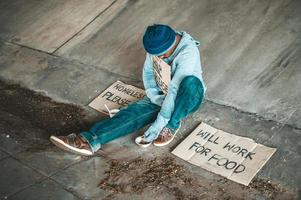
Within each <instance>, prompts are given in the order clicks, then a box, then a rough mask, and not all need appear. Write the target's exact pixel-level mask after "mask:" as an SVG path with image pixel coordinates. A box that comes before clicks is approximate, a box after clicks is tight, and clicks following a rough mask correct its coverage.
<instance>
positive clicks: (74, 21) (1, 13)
mask: <svg viewBox="0 0 301 200" xmlns="http://www.w3.org/2000/svg"><path fill="white" fill-rule="evenodd" d="M112 2H113V0H101V1H99V0H92V1H80V0H67V1H64V2H62V1H60V0H52V1H47V0H43V1H35V0H21V1H19V0H13V1H1V2H0V26H1V31H0V37H1V38H5V39H8V40H10V41H12V42H14V43H18V44H21V45H25V46H29V47H31V48H36V49H39V50H42V51H47V52H53V51H55V50H56V49H57V48H59V47H60V46H61V45H63V44H64V43H65V42H67V41H68V40H69V39H70V38H71V37H73V36H74V35H75V34H76V33H77V32H78V31H80V30H81V29H82V28H84V27H85V26H86V25H87V24H88V23H90V22H91V21H92V20H93V19H94V18H95V17H97V16H98V14H99V13H101V12H102V11H104V10H105V9H106V8H107V7H109V6H110V4H111V3H112Z"/></svg>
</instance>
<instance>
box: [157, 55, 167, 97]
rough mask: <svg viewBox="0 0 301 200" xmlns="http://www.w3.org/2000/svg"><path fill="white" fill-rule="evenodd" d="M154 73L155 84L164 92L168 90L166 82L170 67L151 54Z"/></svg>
mask: <svg viewBox="0 0 301 200" xmlns="http://www.w3.org/2000/svg"><path fill="white" fill-rule="evenodd" d="M153 67H154V75H155V80H156V83H157V85H158V86H159V87H160V88H161V90H162V91H163V92H164V94H167V92H168V84H169V82H170V79H171V67H170V65H168V64H167V63H166V62H164V61H163V60H162V59H160V58H158V57H157V56H153Z"/></svg>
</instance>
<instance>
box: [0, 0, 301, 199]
mask: <svg viewBox="0 0 301 200" xmlns="http://www.w3.org/2000/svg"><path fill="white" fill-rule="evenodd" d="M300 8H301V2H300V1H298V0H274V1H273V0H266V1H259V0H255V1H247V0H243V1H235V0H227V1H223V2H220V1H217V0H213V1H209V0H200V1H198V0H188V1H186V3H185V4H183V2H182V1H180V0H173V1H172V0H165V1H159V0H154V1H147V0H128V1H121V0H117V1H109V0H104V1H97V2H96V1H89V2H82V1H66V2H65V3H61V1H56V0H53V1H47V2H46V1H39V2H37V1H33V0H22V1H2V2H0V26H1V30H0V78H1V79H3V80H6V81H11V82H13V83H20V84H21V85H22V86H25V87H27V88H30V89H32V90H35V91H42V92H44V94H46V95H47V96H50V97H52V98H53V99H54V100H58V101H63V102H68V103H74V104H78V105H81V106H84V107H85V108H86V110H87V112H89V114H92V113H93V114H94V115H95V112H93V111H92V110H90V109H88V108H87V107H86V105H87V104H88V103H89V102H90V101H91V100H92V99H93V98H94V97H96V96H97V95H98V94H99V93H100V92H101V91H103V90H104V89H105V88H106V87H108V86H109V85H110V84H112V83H113V82H115V81H116V80H121V81H124V82H126V83H128V84H132V85H136V86H138V87H142V82H141V71H142V65H143V60H144V56H145V52H144V50H143V47H142V45H141V37H142V34H143V31H144V29H145V27H146V26H147V25H148V24H152V23H168V24H170V25H171V26H173V27H175V28H176V29H178V30H185V31H187V32H189V33H191V35H192V36H193V37H195V38H196V39H199V40H200V42H201V46H200V52H201V58H202V64H203V71H204V79H205V82H206V85H207V88H208V90H207V91H208V92H207V96H206V98H207V100H209V101H206V103H205V104H204V106H203V108H202V109H201V110H199V111H198V112H197V113H195V114H194V115H192V116H190V117H189V118H188V119H187V120H185V121H184V124H183V126H182V129H181V131H180V133H179V134H178V136H177V138H176V141H175V142H174V143H173V144H172V145H170V146H169V147H166V148H163V149H158V148H154V147H151V148H149V149H147V150H146V149H139V148H138V147H137V146H135V144H134V143H133V139H134V137H135V135H131V136H128V137H125V138H122V139H119V140H116V141H114V142H112V143H109V144H107V145H105V146H104V151H105V152H106V153H107V154H108V155H109V156H110V157H111V158H116V159H124V158H126V157H135V156H160V155H162V154H166V153H168V152H170V151H171V149H172V148H174V147H175V146H176V144H177V143H179V142H180V141H181V140H182V139H183V137H185V136H186V135H187V134H188V133H189V132H191V131H192V130H193V129H194V128H195V127H196V126H197V124H198V123H200V122H201V121H205V122H207V123H209V124H211V125H213V126H215V127H217V128H220V129H222V130H225V131H228V132H230V133H234V134H237V135H241V136H247V137H250V138H252V139H254V140H255V141H256V142H259V143H262V144H265V145H268V146H272V147H275V148H277V152H276V154H275V155H274V156H273V157H272V158H271V160H270V161H269V162H268V163H267V165H265V166H264V168H263V169H262V170H261V171H260V172H259V174H258V176H257V177H260V178H265V179H266V178H270V179H271V180H272V181H275V182H280V183H281V184H283V185H288V186H290V187H294V188H299V186H300V185H301V182H300V180H301V179H300V177H301V174H300V172H299V171H298V170H296V169H298V168H299V166H300V160H301V157H300V155H301V143H300V141H301V138H300V128H301V118H300V116H301V109H300V103H299V102H300V100H301V92H300V89H299V88H300V85H301V82H300V78H301V77H300V76H301V75H300V74H301V72H300V69H301V68H300V67H299V65H300V62H301V60H300V54H301V50H300V49H301V47H300V41H301V40H300V35H301V34H300V32H301V19H300V18H301V15H300ZM12 13H14V14H12ZM43 51H44V52H43ZM252 113H254V114H252ZM0 118H1V123H2V124H1V123H0V128H1V127H2V129H1V131H2V133H1V135H0V136H1V137H0V144H1V145H0V146H1V150H2V151H3V152H6V153H4V155H2V154H0V157H2V158H3V159H1V161H0V164H1V165H2V164H5V162H8V161H9V165H13V166H15V167H16V171H17V172H18V173H19V172H20V173H19V174H21V175H20V176H21V177H25V176H23V171H25V172H28V173H30V174H31V173H32V174H38V176H39V177H44V176H45V177H47V179H48V181H49V182H45V184H46V185H48V184H50V185H54V187H58V185H60V186H61V187H62V188H63V189H62V190H60V193H61V194H62V196H64V195H67V197H68V198H69V197H70V198H71V199H72V198H73V197H74V198H80V199H84V198H85V197H87V198H99V197H103V196H104V195H105V192H103V191H100V190H96V189H95V188H94V186H95V185H96V184H97V181H99V180H98V178H100V177H102V173H103V171H97V170H94V168H93V167H96V168H102V167H103V169H105V167H106V166H105V165H106V164H105V162H103V161H102V160H101V159H100V158H93V159H91V160H87V161H85V160H79V161H75V162H73V161H74V159H75V157H72V156H70V157H69V156H65V154H64V153H63V152H60V151H57V152H56V151H53V149H51V148H50V149H47V148H45V149H40V150H37V149H36V151H34V152H32V155H30V153H29V152H26V150H27V149H32V150H34V149H35V148H37V146H34V144H35V143H37V142H40V141H38V140H36V139H37V138H38V137H39V136H41V138H43V136H42V135H49V134H50V133H48V132H47V130H41V129H39V128H37V127H33V126H32V125H31V124H30V122H28V121H26V120H24V119H21V118H19V117H18V116H14V115H11V114H10V113H7V112H4V111H1V112H0ZM5 123H6V124H7V123H9V124H11V125H12V127H14V128H15V129H14V128H11V129H9V131H7V130H5V129H3V127H7V126H6V124H5ZM18 125H20V126H18ZM25 126H28V127H29V128H28V129H26V130H21V128H20V127H25ZM142 132H143V130H141V131H140V132H138V133H135V134H136V135H137V134H141V133H142ZM19 133H20V134H21V135H22V136H23V135H24V136H27V139H28V138H30V139H29V140H28V143H25V144H24V143H19V142H18V140H17V139H16V138H17V137H14V135H18V134H19ZM7 135H10V137H7ZM32 138H35V140H32ZM31 147H32V148H31ZM44 150H45V153H46V152H48V153H47V155H48V156H49V157H43V156H44V154H43V153H44ZM118 151H122V152H124V154H116V152H118ZM60 156H61V157H60ZM58 157H60V158H58ZM40 159H41V160H44V162H42V163H39V162H38V161H39V160H40ZM56 159H57V163H56V164H57V166H56V167H53V168H52V169H49V168H47V167H48V165H50V164H49V163H51V162H54V160H56ZM180 162H181V161H180ZM181 163H182V164H184V165H186V166H187V167H189V169H190V170H191V172H193V173H195V174H197V175H199V176H200V177H202V178H204V179H206V180H210V181H212V182H215V181H217V180H218V179H219V177H218V176H216V175H214V174H212V173H210V172H207V171H205V170H202V169H199V168H198V167H195V166H191V165H189V164H188V163H185V162H181ZM50 166H51V165H50ZM23 168H24V169H23ZM87 168H88V169H89V174H88V177H89V178H90V179H89V182H88V179H87V177H85V176H84V177H82V175H81V173H80V172H82V171H83V170H86V169H87ZM6 169H7V174H10V171H9V170H8V168H6ZM31 169H34V171H32V170H31ZM101 170H102V169H101ZM18 173H17V174H18ZM93 173H94V174H93ZM93 175H96V176H95V177H96V178H95V177H94V179H93ZM51 180H53V181H55V183H53V182H52V181H51ZM81 180H83V182H82V183H79V182H78V181H81ZM34 182H35V181H34V180H31V179H30V180H28V182H22V181H21V182H20V187H19V188H17V189H20V190H15V189H14V188H8V186H7V188H5V190H3V189H2V187H1V195H4V196H5V195H9V196H10V195H16V197H18V195H19V197H20V196H22V191H23V189H25V190H24V195H29V196H30V193H31V191H35V190H37V189H39V187H40V186H38V185H35V184H34ZM1 184H2V183H1ZM57 184H58V185H57ZM233 185H234V186H235V184H233ZM24 187H28V189H26V188H24ZM86 187H88V189H87V190H86V189H85V188H86ZM68 188H69V189H70V190H69V189H68ZM44 189H45V188H44ZM49 192H51V191H49ZM65 192H66V193H65ZM69 193H70V194H69ZM67 197H66V198H67ZM138 198H139V197H138ZM260 198H261V197H258V199H260Z"/></svg>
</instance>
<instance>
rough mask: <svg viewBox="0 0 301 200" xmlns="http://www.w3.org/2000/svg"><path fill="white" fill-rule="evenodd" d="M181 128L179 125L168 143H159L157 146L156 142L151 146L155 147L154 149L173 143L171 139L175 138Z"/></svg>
mask: <svg viewBox="0 0 301 200" xmlns="http://www.w3.org/2000/svg"><path fill="white" fill-rule="evenodd" d="M180 128H181V124H180V127H179V128H178V129H177V130H176V132H175V134H173V138H172V139H171V140H169V141H168V142H165V143H159V144H157V143H156V142H153V144H154V145H155V146H156V147H163V146H166V145H168V144H169V143H171V142H172V141H173V139H174V138H175V136H176V134H177V132H178V131H179V130H180Z"/></svg>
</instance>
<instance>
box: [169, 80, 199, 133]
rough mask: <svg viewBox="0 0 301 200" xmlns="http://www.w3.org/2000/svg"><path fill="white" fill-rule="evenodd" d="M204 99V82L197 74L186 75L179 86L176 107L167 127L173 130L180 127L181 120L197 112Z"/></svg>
mask: <svg viewBox="0 0 301 200" xmlns="http://www.w3.org/2000/svg"><path fill="white" fill-rule="evenodd" d="M203 99H204V86H203V84H202V82H201V81H200V80H199V79H198V78H197V77H195V76H187V77H185V78H184V79H183V80H182V82H181V84H180V86H179V90H178V93H177V97H176V100H175V109H174V112H173V114H172V116H171V118H170V121H169V123H168V124H167V126H166V127H167V128H170V129H171V130H176V129H178V128H179V126H180V122H181V120H182V119H183V118H185V117H186V116H188V115H189V114H190V113H192V112H195V111H196V110H197V109H198V108H199V107H200V105H201V103H202V101H203Z"/></svg>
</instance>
